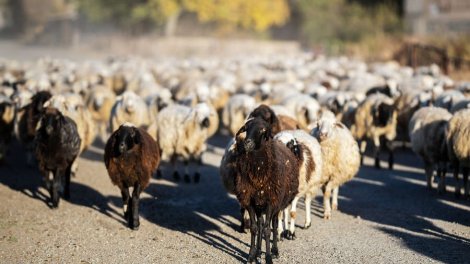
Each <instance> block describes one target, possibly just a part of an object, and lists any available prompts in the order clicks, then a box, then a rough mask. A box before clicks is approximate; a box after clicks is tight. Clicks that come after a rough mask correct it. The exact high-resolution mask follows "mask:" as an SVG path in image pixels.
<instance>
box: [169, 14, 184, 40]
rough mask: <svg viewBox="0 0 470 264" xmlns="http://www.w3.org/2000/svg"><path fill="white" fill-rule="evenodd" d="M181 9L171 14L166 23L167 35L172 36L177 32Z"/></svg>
mask: <svg viewBox="0 0 470 264" xmlns="http://www.w3.org/2000/svg"><path fill="white" fill-rule="evenodd" d="M180 14H181V10H178V11H176V12H175V13H174V14H173V15H171V16H170V17H169V18H168V20H167V21H166V23H165V37H172V36H174V35H175V33H176V27H177V26H178V19H179V17H180Z"/></svg>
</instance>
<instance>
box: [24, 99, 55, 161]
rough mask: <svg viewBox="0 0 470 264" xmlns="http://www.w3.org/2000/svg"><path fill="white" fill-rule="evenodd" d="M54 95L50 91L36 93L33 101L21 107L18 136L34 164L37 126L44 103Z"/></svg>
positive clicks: (29, 159)
mask: <svg viewBox="0 0 470 264" xmlns="http://www.w3.org/2000/svg"><path fill="white" fill-rule="evenodd" d="M51 97H52V95H51V93H50V92H48V91H41V92H38V93H36V94H35V95H34V96H33V97H32V98H31V103H29V104H27V105H26V106H25V107H23V108H22V109H20V111H19V115H20V119H19V121H18V129H17V130H18V138H19V139H20V141H21V143H22V144H23V145H24V146H25V148H26V155H27V163H28V165H30V166H31V165H33V156H32V151H33V148H34V146H33V141H34V136H35V135H36V126H37V124H38V122H39V119H40V118H41V113H42V112H43V109H44V103H45V102H46V101H47V100H49V99H50V98H51Z"/></svg>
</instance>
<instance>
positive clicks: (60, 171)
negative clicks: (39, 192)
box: [34, 107, 81, 208]
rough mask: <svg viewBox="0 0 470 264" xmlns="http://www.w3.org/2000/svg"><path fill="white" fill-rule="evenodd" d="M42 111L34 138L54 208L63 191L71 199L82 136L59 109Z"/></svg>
mask: <svg viewBox="0 0 470 264" xmlns="http://www.w3.org/2000/svg"><path fill="white" fill-rule="evenodd" d="M42 112H43V113H42V115H41V119H40V121H39V128H38V129H37V131H36V133H35V137H34V145H35V154H36V159H37V160H38V165H39V170H40V172H41V174H42V175H43V176H44V178H45V181H46V186H47V187H48V189H49V192H50V195H51V202H52V208H57V207H58V206H59V201H60V200H59V199H60V197H59V192H61V190H63V193H62V194H63V197H64V198H65V199H69V198H70V176H71V171H72V164H73V163H74V161H75V159H76V158H77V156H78V153H79V151H80V144H81V139H80V136H79V135H78V130H77V125H76V124H75V122H74V121H73V120H72V119H70V118H68V117H66V116H64V115H62V113H61V112H60V111H59V110H58V109H56V108H52V107H47V108H45V109H44V110H43V111H42ZM51 174H52V175H53V176H52V179H51ZM51 181H52V182H51Z"/></svg>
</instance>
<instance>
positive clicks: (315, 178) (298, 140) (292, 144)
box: [274, 130, 324, 239]
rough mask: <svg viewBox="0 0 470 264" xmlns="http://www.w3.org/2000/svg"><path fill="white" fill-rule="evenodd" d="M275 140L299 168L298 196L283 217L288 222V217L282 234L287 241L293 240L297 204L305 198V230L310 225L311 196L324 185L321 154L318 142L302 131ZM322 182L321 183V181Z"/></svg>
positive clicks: (283, 132) (289, 133)
mask: <svg viewBox="0 0 470 264" xmlns="http://www.w3.org/2000/svg"><path fill="white" fill-rule="evenodd" d="M274 139H275V140H279V141H281V142H282V143H283V144H285V145H286V146H287V147H288V148H289V149H290V150H291V151H292V152H293V153H294V154H295V156H296V158H297V161H298V166H299V189H298V194H297V195H296V197H295V198H294V200H293V201H292V205H291V209H290V214H286V215H285V222H286V223H287V222H288V216H289V215H290V218H291V219H290V226H289V230H286V231H287V232H286V233H285V234H284V236H285V237H286V238H287V239H295V219H296V211H297V202H298V201H299V199H300V198H302V197H305V224H304V228H305V229H307V228H309V227H310V225H311V211H310V210H311V209H310V205H311V202H312V198H313V196H314V195H315V194H316V192H317V191H318V189H319V187H321V185H322V184H323V183H324V179H322V174H321V173H322V169H323V162H322V153H321V147H320V144H319V143H318V140H317V139H316V138H314V137H312V136H311V135H309V134H308V133H307V132H305V131H303V130H285V131H281V132H279V133H278V134H276V135H275V136H274ZM322 180H323V181H322Z"/></svg>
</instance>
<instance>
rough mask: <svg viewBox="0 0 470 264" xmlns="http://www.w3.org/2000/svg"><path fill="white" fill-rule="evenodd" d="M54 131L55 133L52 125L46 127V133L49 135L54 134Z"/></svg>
mask: <svg viewBox="0 0 470 264" xmlns="http://www.w3.org/2000/svg"><path fill="white" fill-rule="evenodd" d="M52 131H54V128H53V127H52V126H51V125H48V126H46V133H47V134H48V135H50V134H52Z"/></svg>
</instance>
